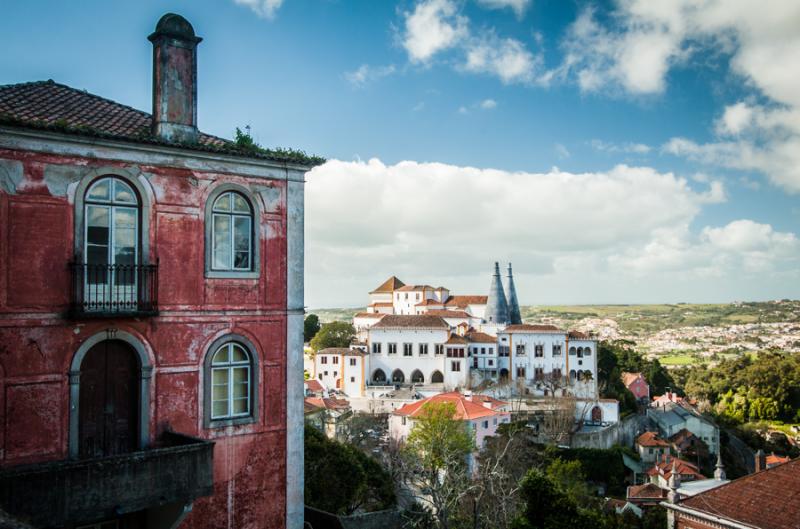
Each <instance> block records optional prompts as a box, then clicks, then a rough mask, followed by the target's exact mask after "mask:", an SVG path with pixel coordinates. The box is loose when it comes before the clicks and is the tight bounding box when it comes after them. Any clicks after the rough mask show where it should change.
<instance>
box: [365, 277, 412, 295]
mask: <svg viewBox="0 0 800 529" xmlns="http://www.w3.org/2000/svg"><path fill="white" fill-rule="evenodd" d="M404 285H405V283H403V282H402V281H400V280H399V279H397V278H396V277H395V276H392V277H390V278H389V279H387V280H386V281H384V282H383V283H381V285H380V286H379V287H378V288H376V289H375V290H373V291H372V292H370V294H380V293H391V292H394V291H395V290H397V289H398V288H400V287H402V286H404Z"/></svg>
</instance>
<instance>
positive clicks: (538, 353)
mask: <svg viewBox="0 0 800 529" xmlns="http://www.w3.org/2000/svg"><path fill="white" fill-rule="evenodd" d="M533 356H534V357H536V358H542V357H543V356H544V345H535V346H533Z"/></svg>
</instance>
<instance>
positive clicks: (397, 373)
mask: <svg viewBox="0 0 800 529" xmlns="http://www.w3.org/2000/svg"><path fill="white" fill-rule="evenodd" d="M405 381H406V376H405V375H404V374H403V372H402V371H401V370H399V369H395V370H394V371H393V372H392V382H393V383H394V384H402V383H403V382H405Z"/></svg>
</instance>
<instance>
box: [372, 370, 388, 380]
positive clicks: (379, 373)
mask: <svg viewBox="0 0 800 529" xmlns="http://www.w3.org/2000/svg"><path fill="white" fill-rule="evenodd" d="M372 381H373V382H375V383H381V384H382V383H384V382H386V373H384V372H383V369H376V370H375V372H374V373H372Z"/></svg>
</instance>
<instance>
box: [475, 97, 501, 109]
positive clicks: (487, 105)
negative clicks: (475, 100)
mask: <svg viewBox="0 0 800 529" xmlns="http://www.w3.org/2000/svg"><path fill="white" fill-rule="evenodd" d="M479 106H480V107H481V108H482V109H483V110H492V109H493V108H496V107H497V101H495V100H494V99H484V100H483V101H481V102H480V105H479Z"/></svg>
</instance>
